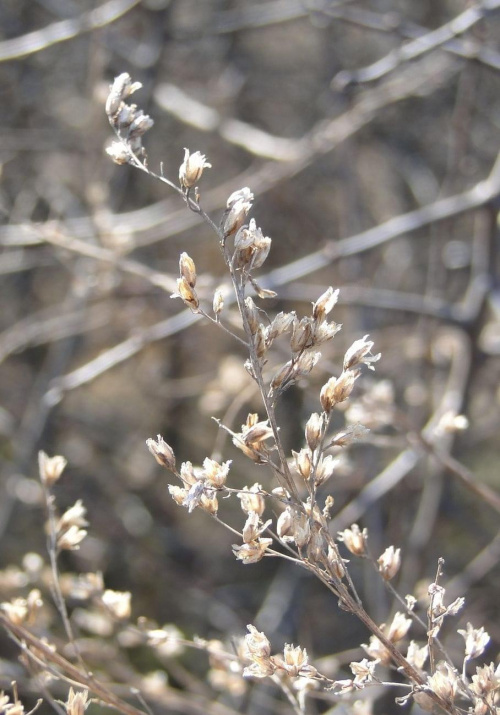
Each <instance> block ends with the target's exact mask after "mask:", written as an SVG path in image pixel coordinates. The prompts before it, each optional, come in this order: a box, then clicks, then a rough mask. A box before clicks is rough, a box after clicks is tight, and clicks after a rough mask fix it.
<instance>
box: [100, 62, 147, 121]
mask: <svg viewBox="0 0 500 715" xmlns="http://www.w3.org/2000/svg"><path fill="white" fill-rule="evenodd" d="M141 87H142V84H141V83H140V82H134V83H132V79H131V77H130V75H129V74H128V73H127V72H123V74H121V75H119V76H118V77H115V79H114V81H113V84H112V85H111V86H110V88H109V95H108V99H107V100H106V114H107V115H108V116H109V118H110V119H111V118H112V117H114V115H115V114H116V113H117V111H118V110H119V109H120V104H121V103H122V102H123V101H124V100H125V99H127V98H128V97H130V95H131V94H133V93H134V92H136V91H137V90H138V89H140V88H141Z"/></svg>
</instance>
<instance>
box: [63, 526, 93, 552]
mask: <svg viewBox="0 0 500 715" xmlns="http://www.w3.org/2000/svg"><path fill="white" fill-rule="evenodd" d="M86 536H87V532H86V531H85V529H79V528H78V526H76V525H74V524H73V526H70V527H69V528H68V529H66V531H63V532H60V533H59V534H58V535H57V548H58V550H60V551H77V550H78V549H79V548H80V544H81V542H82V541H83V540H84V538H85V537H86Z"/></svg>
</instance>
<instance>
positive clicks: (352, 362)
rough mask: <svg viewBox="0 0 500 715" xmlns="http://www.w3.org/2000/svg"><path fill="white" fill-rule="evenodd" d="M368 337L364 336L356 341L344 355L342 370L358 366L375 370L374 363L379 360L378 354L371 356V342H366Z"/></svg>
mask: <svg viewBox="0 0 500 715" xmlns="http://www.w3.org/2000/svg"><path fill="white" fill-rule="evenodd" d="M367 338H368V335H365V336H364V337H363V338H361V339H360V340H356V341H355V342H354V343H353V344H352V345H351V347H350V348H349V349H348V350H347V352H346V354H345V355H344V370H352V369H353V368H355V367H357V366H358V365H362V364H364V365H366V366H367V367H368V369H369V370H375V368H374V367H373V364H372V363H374V362H377V361H378V360H380V353H378V354H377V355H371V354H370V352H371V349H372V347H373V341H371V340H367Z"/></svg>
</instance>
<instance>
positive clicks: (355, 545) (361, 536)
mask: <svg viewBox="0 0 500 715" xmlns="http://www.w3.org/2000/svg"><path fill="white" fill-rule="evenodd" d="M338 539H339V541H343V542H344V544H345V545H346V547H347V548H348V549H349V551H350V552H351V554H354V555H355V556H364V555H365V553H366V541H367V539H368V530H367V529H363V531H361V529H360V528H359V526H358V525H357V524H353V525H352V526H351V528H350V529H344V531H339V533H338Z"/></svg>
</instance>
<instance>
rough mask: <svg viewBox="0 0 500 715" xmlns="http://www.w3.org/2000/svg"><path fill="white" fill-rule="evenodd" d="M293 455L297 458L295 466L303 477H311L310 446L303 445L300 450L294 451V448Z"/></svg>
mask: <svg viewBox="0 0 500 715" xmlns="http://www.w3.org/2000/svg"><path fill="white" fill-rule="evenodd" d="M292 454H293V457H294V459H295V466H296V467H297V471H298V473H299V474H300V476H301V477H303V478H304V479H309V477H310V476H311V468H312V463H311V452H310V450H309V449H308V448H306V447H303V448H302V449H301V450H300V452H294V451H293V450H292Z"/></svg>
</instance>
